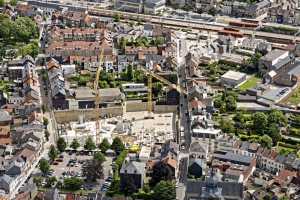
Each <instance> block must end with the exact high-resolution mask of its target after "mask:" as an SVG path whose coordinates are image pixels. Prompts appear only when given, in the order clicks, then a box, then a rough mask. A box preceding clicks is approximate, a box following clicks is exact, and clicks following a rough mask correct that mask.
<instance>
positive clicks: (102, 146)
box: [99, 138, 110, 153]
mask: <svg viewBox="0 0 300 200" xmlns="http://www.w3.org/2000/svg"><path fill="white" fill-rule="evenodd" d="M109 148H110V144H109V142H108V140H107V138H104V139H103V140H102V142H101V143H100V144H99V149H100V150H101V152H102V153H105V152H106V151H107V150H108V149H109Z"/></svg>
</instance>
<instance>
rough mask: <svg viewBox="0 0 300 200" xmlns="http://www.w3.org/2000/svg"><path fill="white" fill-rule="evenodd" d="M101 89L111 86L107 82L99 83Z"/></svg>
mask: <svg viewBox="0 0 300 200" xmlns="http://www.w3.org/2000/svg"><path fill="white" fill-rule="evenodd" d="M99 87H100V88H102V89H103V88H108V87H109V84H108V83H107V81H105V80H104V81H99Z"/></svg>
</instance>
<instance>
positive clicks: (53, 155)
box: [48, 145, 58, 161]
mask: <svg viewBox="0 0 300 200" xmlns="http://www.w3.org/2000/svg"><path fill="white" fill-rule="evenodd" d="M57 155H58V151H57V150H56V148H55V146H54V145H51V146H50V150H49V152H48V156H49V158H50V159H51V160H52V161H53V160H55V158H57Z"/></svg>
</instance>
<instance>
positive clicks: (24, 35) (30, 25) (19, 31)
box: [14, 17, 38, 42]
mask: <svg viewBox="0 0 300 200" xmlns="http://www.w3.org/2000/svg"><path fill="white" fill-rule="evenodd" d="M14 29H15V31H14V35H15V39H16V40H17V41H20V42H29V41H30V39H33V38H38V27H37V25H36V23H35V22H34V21H33V20H32V19H30V18H29V17H18V18H17V19H16V20H15V22H14Z"/></svg>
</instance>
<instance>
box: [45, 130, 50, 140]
mask: <svg viewBox="0 0 300 200" xmlns="http://www.w3.org/2000/svg"><path fill="white" fill-rule="evenodd" d="M44 134H45V138H46V140H47V141H49V137H50V133H49V131H48V130H45V133H44Z"/></svg>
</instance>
